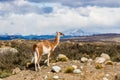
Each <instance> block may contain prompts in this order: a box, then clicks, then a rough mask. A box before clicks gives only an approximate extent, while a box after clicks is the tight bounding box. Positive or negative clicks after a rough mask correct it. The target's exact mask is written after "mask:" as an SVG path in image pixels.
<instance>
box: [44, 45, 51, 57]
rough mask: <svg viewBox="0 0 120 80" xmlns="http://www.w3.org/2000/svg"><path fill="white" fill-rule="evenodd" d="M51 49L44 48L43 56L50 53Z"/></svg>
mask: <svg viewBox="0 0 120 80" xmlns="http://www.w3.org/2000/svg"><path fill="white" fill-rule="evenodd" d="M50 50H51V49H50V48H47V47H45V46H43V55H45V54H48V53H50Z"/></svg>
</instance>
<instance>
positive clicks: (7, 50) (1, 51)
mask: <svg viewBox="0 0 120 80" xmlns="http://www.w3.org/2000/svg"><path fill="white" fill-rule="evenodd" d="M8 53H18V50H17V49H15V48H12V47H3V48H0V54H8Z"/></svg>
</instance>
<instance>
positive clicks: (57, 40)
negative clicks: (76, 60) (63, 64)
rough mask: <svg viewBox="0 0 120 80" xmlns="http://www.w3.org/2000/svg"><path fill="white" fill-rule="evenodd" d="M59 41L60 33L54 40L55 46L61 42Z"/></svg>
mask: <svg viewBox="0 0 120 80" xmlns="http://www.w3.org/2000/svg"><path fill="white" fill-rule="evenodd" d="M59 41H60V35H58V34H57V35H56V37H55V39H54V41H53V44H54V46H57V45H58V44H59Z"/></svg>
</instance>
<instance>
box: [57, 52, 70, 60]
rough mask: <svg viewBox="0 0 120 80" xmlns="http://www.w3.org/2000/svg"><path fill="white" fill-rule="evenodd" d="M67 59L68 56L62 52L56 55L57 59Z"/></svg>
mask: <svg viewBox="0 0 120 80" xmlns="http://www.w3.org/2000/svg"><path fill="white" fill-rule="evenodd" d="M67 60H68V57H67V56H66V55H64V54H59V55H58V57H57V61H62V62H63V61H67Z"/></svg>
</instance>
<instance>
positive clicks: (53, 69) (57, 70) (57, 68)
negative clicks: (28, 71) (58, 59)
mask: <svg viewBox="0 0 120 80" xmlns="http://www.w3.org/2000/svg"><path fill="white" fill-rule="evenodd" d="M52 71H53V72H56V73H57V72H60V71H61V67H59V66H53V67H52Z"/></svg>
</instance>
